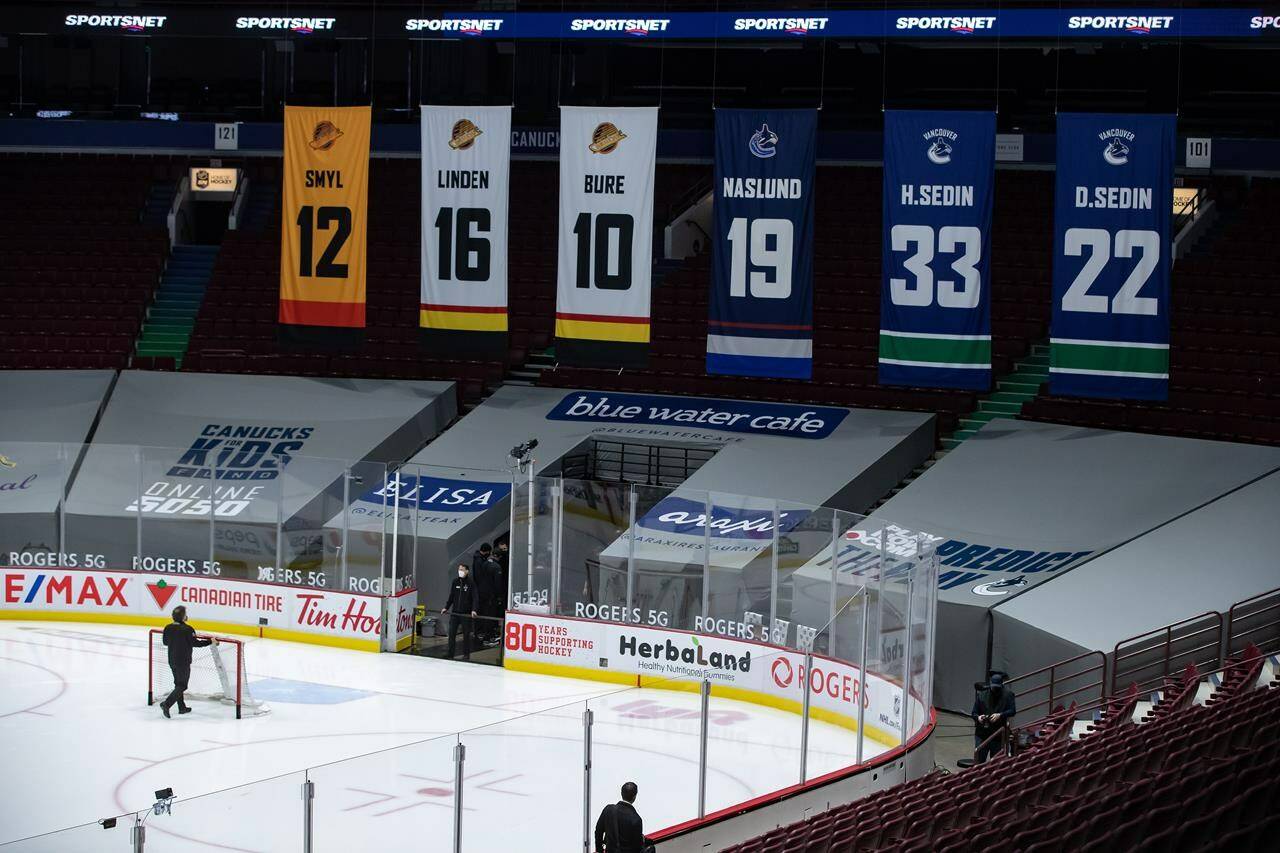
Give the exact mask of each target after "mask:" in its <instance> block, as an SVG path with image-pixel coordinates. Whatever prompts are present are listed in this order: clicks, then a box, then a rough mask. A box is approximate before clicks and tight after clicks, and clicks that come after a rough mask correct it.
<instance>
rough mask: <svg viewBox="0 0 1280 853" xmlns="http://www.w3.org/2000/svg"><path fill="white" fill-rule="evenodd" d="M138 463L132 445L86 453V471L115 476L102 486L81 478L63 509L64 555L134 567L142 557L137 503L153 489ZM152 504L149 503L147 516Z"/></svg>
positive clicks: (102, 447) (98, 447) (91, 449)
mask: <svg viewBox="0 0 1280 853" xmlns="http://www.w3.org/2000/svg"><path fill="white" fill-rule="evenodd" d="M139 458H140V455H139V450H138V448H136V447H132V446H126V445H118V444H95V445H92V446H90V447H89V448H87V449H86V451H85V462H84V463H83V464H82V466H81V469H80V470H81V471H82V472H88V471H110V472H112V473H111V476H110V477H109V478H104V479H102V480H101V481H98V480H97V478H94V479H93V481H90V480H89V479H88V478H87V475H84V474H82V479H81V484H80V485H78V486H77V488H75V489H74V491H73V492H72V494H71V495H70V496H69V497H68V499H67V501H66V503H65V504H64V522H63V551H65V552H68V553H73V554H79V555H85V554H94V555H97V556H99V557H101V558H102V560H103V562H104V563H105V564H106V565H107V566H109V567H111V568H121V569H126V568H133V567H134V557H136V556H137V555H138V507H139V499H138V498H139V495H140V494H145V491H144V490H145V489H148V488H152V486H153V484H151V483H144V482H143V480H142V471H141V466H140V464H139ZM160 490H163V486H161V487H160ZM152 504H153V501H152V500H151V499H149V498H148V499H147V500H146V501H145V502H144V503H143V512H144V513H146V512H147V507H148V506H151V505H152ZM33 544H39V543H33Z"/></svg>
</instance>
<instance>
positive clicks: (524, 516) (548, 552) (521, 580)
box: [511, 477, 560, 613]
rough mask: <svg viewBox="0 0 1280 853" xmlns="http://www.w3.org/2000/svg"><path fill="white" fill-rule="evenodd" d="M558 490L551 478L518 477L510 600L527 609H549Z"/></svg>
mask: <svg viewBox="0 0 1280 853" xmlns="http://www.w3.org/2000/svg"><path fill="white" fill-rule="evenodd" d="M559 492H560V490H559V486H558V485H557V481H556V480H554V479H552V478H548V477H535V478H534V480H533V481H532V482H529V481H528V480H525V479H523V478H517V480H516V484H515V488H514V490H513V495H514V497H513V503H514V511H513V515H512V521H513V523H514V527H513V528H512V530H511V555H512V556H511V600H512V604H513V606H517V607H519V608H520V609H521V610H525V611H526V612H535V613H549V612H550V607H551V586H552V576H551V575H552V571H551V569H552V566H553V562H552V560H553V558H554V555H555V549H554V539H555V528H556V523H557V513H558V504H559Z"/></svg>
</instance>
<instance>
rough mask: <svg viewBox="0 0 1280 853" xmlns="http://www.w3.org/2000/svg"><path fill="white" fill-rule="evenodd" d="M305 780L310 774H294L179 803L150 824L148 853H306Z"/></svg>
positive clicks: (154, 818) (184, 798)
mask: <svg viewBox="0 0 1280 853" xmlns="http://www.w3.org/2000/svg"><path fill="white" fill-rule="evenodd" d="M305 779H306V774H305V773H289V774H287V775H284V776H277V777H275V778H273V779H267V780H264V781H262V782H254V783H252V784H248V785H239V786H237V787H234V788H227V789H224V790H221V791H216V792H214V793H212V794H205V795H203V796H198V797H190V798H187V797H180V798H179V799H175V800H174V801H173V804H172V806H171V807H170V808H169V810H168V811H167V812H166V813H162V814H155V813H152V814H151V815H150V816H149V817H147V818H146V827H147V838H146V850H147V853H168V851H185V850H192V849H195V848H198V847H211V848H214V849H231V850H271V851H281V853H291V851H301V850H302V783H303V781H304V780H305ZM175 793H178V794H181V793H182V792H181V791H177V792H175Z"/></svg>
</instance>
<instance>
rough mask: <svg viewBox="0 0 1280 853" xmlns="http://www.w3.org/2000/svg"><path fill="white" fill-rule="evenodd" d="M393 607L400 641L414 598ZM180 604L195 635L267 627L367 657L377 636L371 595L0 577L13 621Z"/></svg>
mask: <svg viewBox="0 0 1280 853" xmlns="http://www.w3.org/2000/svg"><path fill="white" fill-rule="evenodd" d="M396 603H397V608H396V609H397V610H398V611H399V612H398V615H397V617H396V623H397V624H396V634H397V638H399V639H403V638H407V637H408V636H409V634H410V632H411V631H412V629H413V618H412V614H413V608H414V606H415V605H416V604H417V593H416V591H413V590H410V591H408V593H407V594H401V595H400V596H399V597H398V598H397V601H396ZM179 604H183V605H186V607H187V609H188V611H189V612H190V614H191V621H192V624H193V625H194V626H195V627H196V630H198V631H199V630H207V631H211V632H217V631H227V630H231V629H230V628H228V627H227V626H244V628H245V629H246V631H248V632H253V631H256V630H257V628H258V627H259V625H260V624H263V623H262V622H261V621H260V620H265V626H266V627H265V631H264V633H265V634H266V636H272V635H273V634H275V635H276V636H278V637H280V638H282V639H300V640H306V639H308V637H314V641H315V642H321V643H328V644H336V645H345V646H350V647H353V648H368V649H369V650H371V651H372V650H376V649H377V648H378V644H379V640H380V638H381V636H382V618H383V614H382V602H381V600H380V599H379V598H378V597H377V596H373V595H359V594H353V593H345V592H336V591H332V590H322V589H300V588H297V587H287V586H276V585H274V584H266V583H253V582H251V581H236V580H229V579H216V578H197V577H188V576H181V577H173V576H163V575H153V574H146V573H142V572H108V571H93V570H78V569H43V568H7V569H3V570H0V610H3V611H8V612H9V613H10V614H11V615H14V616H16V617H17V618H22V614H24V613H26V614H30V615H31V616H36V614H41V618H51V617H50V615H46V614H57V613H66V614H68V618H71V619H74V618H76V616H77V615H80V616H89V617H91V618H93V619H95V620H97V621H104V622H110V621H111V620H112V617H113V616H129V617H152V618H168V616H169V613H170V612H171V611H172V609H173V608H174V607H176V606H178V605H179ZM52 618H57V617H56V616H53V617H52ZM122 621H123V620H122Z"/></svg>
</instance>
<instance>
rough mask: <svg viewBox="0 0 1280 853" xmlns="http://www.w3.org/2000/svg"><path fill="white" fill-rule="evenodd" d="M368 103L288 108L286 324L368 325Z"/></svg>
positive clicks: (283, 249)
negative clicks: (366, 104) (366, 286)
mask: <svg viewBox="0 0 1280 853" xmlns="http://www.w3.org/2000/svg"><path fill="white" fill-rule="evenodd" d="M369 121H370V110H369V108H368V107H317V108H311V107H286V108H285V121H284V134H285V139H284V191H283V202H282V208H283V211H282V221H281V235H280V323H281V325H282V326H285V327H288V326H312V327H331V328H335V329H362V328H364V325H365V266H366V254H365V244H366V222H367V219H368V217H367V209H368V199H369Z"/></svg>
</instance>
